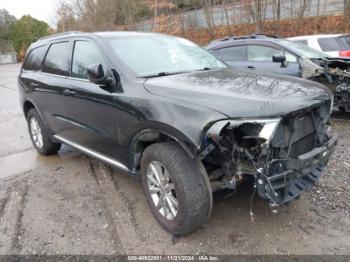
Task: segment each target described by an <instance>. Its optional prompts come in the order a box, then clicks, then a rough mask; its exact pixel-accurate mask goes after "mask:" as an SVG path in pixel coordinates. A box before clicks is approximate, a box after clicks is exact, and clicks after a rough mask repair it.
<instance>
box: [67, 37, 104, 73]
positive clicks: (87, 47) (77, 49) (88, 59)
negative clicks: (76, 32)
mask: <svg viewBox="0 0 350 262" xmlns="http://www.w3.org/2000/svg"><path fill="white" fill-rule="evenodd" d="M93 64H102V66H103V68H104V69H106V68H107V67H106V62H105V60H104V58H103V57H102V55H101V53H100V51H99V50H98V49H97V47H96V46H95V44H93V43H92V42H88V41H81V40H78V41H75V43H74V51H73V60H72V77H76V78H82V79H87V78H88V76H87V67H88V66H91V65H93Z"/></svg>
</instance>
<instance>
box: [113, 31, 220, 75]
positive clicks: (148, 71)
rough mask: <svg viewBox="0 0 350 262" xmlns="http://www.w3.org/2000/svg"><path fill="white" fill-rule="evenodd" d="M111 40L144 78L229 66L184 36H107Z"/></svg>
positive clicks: (128, 64)
mask: <svg viewBox="0 0 350 262" xmlns="http://www.w3.org/2000/svg"><path fill="white" fill-rule="evenodd" d="M108 42H109V44H110V45H111V47H112V49H113V50H114V52H115V53H116V55H117V56H118V57H119V58H120V59H121V60H122V61H123V62H124V63H125V64H126V65H127V66H128V67H130V68H131V69H132V70H133V71H135V72H136V73H137V74H138V75H140V76H144V77H146V76H153V75H166V74H175V73H181V72H189V71H196V70H209V69H218V68H226V67H227V66H226V65H225V64H224V63H222V62H221V61H220V60H218V59H217V58H215V57H214V56H213V55H212V54H210V53H208V52H207V51H206V50H204V49H202V48H200V47H198V46H197V45H195V44H194V43H192V42H190V41H188V40H186V39H183V38H178V37H172V36H163V35H147V36H130V37H129V36H128V37H127V38H112V39H108Z"/></svg>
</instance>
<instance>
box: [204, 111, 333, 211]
mask: <svg viewBox="0 0 350 262" xmlns="http://www.w3.org/2000/svg"><path fill="white" fill-rule="evenodd" d="M327 110H329V106H328V107H327V106H324V107H316V108H310V109H308V110H306V111H303V112H299V113H297V114H291V115H289V116H287V117H284V118H277V119H276V118H273V119H245V120H238V121H237V120H232V119H228V120H223V121H219V122H216V123H214V124H212V125H211V126H210V127H209V128H207V129H206V130H204V131H203V136H202V149H201V152H200V154H199V158H200V159H201V160H202V162H203V163H204V165H205V167H206V168H207V172H208V175H209V179H210V181H211V184H212V188H213V191H217V190H220V189H224V188H227V189H233V190H235V189H236V188H237V186H238V185H239V184H240V183H241V182H242V181H244V180H245V179H248V178H252V179H253V181H254V187H256V191H257V192H258V194H259V196H260V197H262V198H266V199H269V200H270V204H271V205H280V204H284V203H287V202H289V201H291V200H292V199H294V198H297V197H298V196H299V195H300V194H301V193H302V192H304V191H305V190H307V189H309V188H310V187H311V186H312V185H313V184H314V183H315V182H316V181H317V180H318V179H319V178H320V176H321V174H322V172H323V170H324V168H325V166H326V164H327V162H328V160H329V158H330V156H331V155H332V154H333V151H334V148H335V145H336V142H337V135H332V134H331V133H330V131H329V127H328V124H329V123H328V117H329V111H327Z"/></svg>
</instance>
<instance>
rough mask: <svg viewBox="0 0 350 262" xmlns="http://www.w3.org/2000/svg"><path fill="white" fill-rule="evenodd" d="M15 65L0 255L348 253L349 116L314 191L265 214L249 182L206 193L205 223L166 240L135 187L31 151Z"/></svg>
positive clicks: (5, 120)
mask: <svg viewBox="0 0 350 262" xmlns="http://www.w3.org/2000/svg"><path fill="white" fill-rule="evenodd" d="M18 70H19V65H1V66H0V95H1V103H0V254H76V255H78V254H79V255H80V254H95V255H97V254H103V255H108V254H215V255H219V254H293V255H294V254H350V204H349V203H350V193H349V189H350V175H349V171H350V149H349V146H350V115H345V114H340V113H336V114H335V115H334V116H333V122H334V128H335V129H337V130H338V131H339V132H340V134H341V139H340V141H339V145H338V147H337V150H336V153H335V155H334V156H333V157H332V160H331V162H330V164H329V167H328V169H327V172H326V174H325V175H324V176H323V178H322V179H321V181H320V182H319V183H318V184H317V186H316V187H315V188H314V189H313V190H312V191H311V192H307V193H305V194H304V195H303V196H302V197H301V199H300V200H297V201H294V202H292V203H290V204H289V205H287V206H283V207H280V208H278V209H277V212H272V210H271V209H270V207H269V206H268V203H267V202H265V201H263V200H260V199H258V198H255V199H254V201H253V211H254V222H252V221H251V218H250V216H249V210H250V205H249V199H250V197H251V194H252V193H253V191H252V187H251V185H249V184H245V185H242V187H240V188H239V190H238V192H237V193H236V194H235V195H230V194H228V192H219V193H216V194H215V195H214V209H213V213H212V216H211V218H210V220H209V221H208V223H206V224H205V225H204V226H203V228H201V229H200V230H198V231H197V232H195V233H193V234H191V235H189V236H186V237H181V238H175V237H173V236H171V235H170V234H169V233H167V232H166V231H165V230H163V229H162V228H161V227H160V226H159V225H158V223H157V222H156V220H155V218H154V217H153V215H152V214H151V211H150V209H149V208H148V206H147V203H146V200H145V198H144V196H143V192H142V189H141V185H140V183H139V181H138V180H137V179H136V178H134V177H131V176H128V175H126V174H123V173H120V172H119V171H117V170H114V169H112V168H110V167H108V166H106V165H105V164H103V163H102V162H100V161H98V160H94V159H92V158H89V157H86V156H84V155H83V154H81V153H79V152H76V151H74V150H72V149H70V148H68V147H63V149H62V150H61V151H60V152H59V154H58V155H57V156H50V157H42V156H38V155H37V154H36V153H35V151H34V150H33V149H32V146H31V143H30V140H29V137H28V135H27V129H26V124H25V121H24V118H23V116H22V114H21V111H20V108H19V105H18V92H17V86H16V76H17V74H18Z"/></svg>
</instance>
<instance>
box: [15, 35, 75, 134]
mask: <svg viewBox="0 0 350 262" xmlns="http://www.w3.org/2000/svg"><path fill="white" fill-rule="evenodd" d="M70 48H71V47H70V41H68V40H67V41H61V42H57V43H56V42H54V43H51V44H50V45H48V47H47V46H45V48H44V47H42V48H41V47H39V48H37V49H34V50H32V51H31V53H33V55H34V56H33V57H31V53H30V54H29V55H28V58H27V60H28V59H29V60H28V64H27V61H26V63H25V65H24V68H23V69H24V70H23V73H22V75H21V76H22V77H23V79H26V80H24V81H26V83H27V84H26V86H27V87H28V88H29V89H30V90H31V91H32V92H30V95H29V98H30V99H31V100H32V101H33V102H34V104H35V106H36V107H37V108H38V110H39V113H40V114H41V117H42V118H43V120H44V121H45V123H46V124H47V126H48V128H49V130H50V131H51V132H53V133H55V134H59V133H60V132H62V131H63V130H64V129H65V128H67V125H66V123H64V122H62V121H61V120H60V116H62V115H64V104H63V98H62V94H63V90H64V89H65V87H66V84H67V83H66V81H65V80H66V77H67V75H68V74H69V70H70V68H69V64H70V56H69V51H70ZM46 50H47V51H46ZM45 51H46V56H45V58H44V60H43V62H41V59H40V57H41V56H43V55H44V54H45ZM39 53H40V54H39ZM40 68H42V69H41V72H40Z"/></svg>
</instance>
